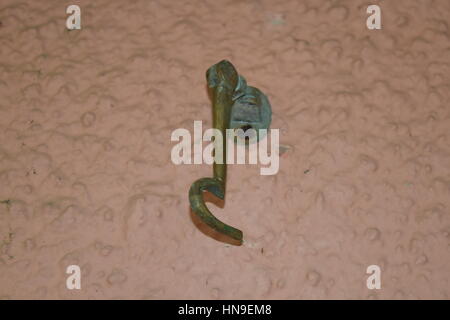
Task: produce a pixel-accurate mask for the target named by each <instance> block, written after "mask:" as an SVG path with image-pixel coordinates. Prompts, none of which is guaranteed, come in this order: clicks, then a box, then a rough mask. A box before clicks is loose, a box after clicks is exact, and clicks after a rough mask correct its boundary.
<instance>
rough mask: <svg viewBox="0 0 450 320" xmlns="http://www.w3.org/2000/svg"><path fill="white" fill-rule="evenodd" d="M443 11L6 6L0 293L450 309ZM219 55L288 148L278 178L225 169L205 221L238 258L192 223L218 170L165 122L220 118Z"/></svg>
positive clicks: (7, 0)
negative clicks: (220, 199)
mask: <svg viewBox="0 0 450 320" xmlns="http://www.w3.org/2000/svg"><path fill="white" fill-rule="evenodd" d="M69 4H78V5H80V7H81V10H82V30H79V31H76V30H75V31H70V32H69V31H67V30H66V28H65V19H66V17H67V15H66V14H65V10H66V7H67V6H68V5H69ZM369 4H378V5H380V6H381V10H382V27H383V29H382V30H368V29H367V28H366V18H367V17H368V15H367V14H366V8H367V6H368V5H369ZM449 16H450V2H449V1H447V0H441V1H425V0H423V1H411V0H403V1H377V0H374V1H359V0H341V1H338V0H336V1H331V0H330V1H324V0H314V1H313V0H309V1H299V0H285V1H272V0H270V1H269V0H261V1H258V0H252V1H236V0H234V1H216V0H208V1H175V0H174V1H163V0H159V1H144V0H142V1H109V0H96V1H17V0H1V1H0V21H1V24H0V96H1V100H0V200H1V201H2V202H1V203H0V241H1V242H0V296H2V297H4V298H32V299H46V298H62V299H76V298H94V299H98V298H108V299H109V298H138V299H141V298H148V299H155V298H219V299H223V298H264V299H265V298H274V299H293V298H294V299H299V298H302V299H313V298H327V299H329V298H352V299H366V298H441V299H443V298H445V299H448V298H449V295H450V289H449V288H450V283H449V267H450V265H449V264H450V255H449V250H450V211H449V207H450V161H449V160H450V112H449V111H450V105H449V98H450V90H449V89H450V88H449V85H450V83H449V79H450V33H449V25H448V24H449V22H448V17H449ZM221 59H228V60H230V61H232V62H233V64H234V65H235V66H236V67H237V69H238V71H239V72H240V73H242V74H243V75H244V76H245V77H246V78H247V80H248V82H249V84H251V85H254V86H256V87H259V88H260V89H262V90H263V91H264V92H265V93H266V94H267V95H268V97H269V99H270V101H271V103H272V108H273V122H272V127H274V128H280V129H281V130H280V131H281V133H280V134H281V136H280V143H282V144H283V145H284V146H285V147H286V149H287V150H288V151H287V152H286V153H284V154H283V156H282V158H281V167H280V171H279V173H278V174H277V175H275V176H261V175H259V166H252V165H246V166H243V165H240V166H238V165H235V166H230V167H229V176H228V190H227V202H226V205H225V207H224V208H223V209H218V208H215V207H214V206H212V210H213V212H214V213H215V214H216V215H217V216H218V217H219V218H220V219H222V220H223V221H225V222H227V223H230V224H231V225H233V226H236V227H238V228H240V229H242V230H243V231H244V235H245V243H244V245H243V246H241V247H236V246H232V245H230V244H228V243H225V242H220V241H217V240H215V239H214V237H216V236H215V235H214V234H212V235H211V232H210V231H208V230H206V229H205V228H204V227H203V226H201V225H199V222H198V221H196V219H195V218H194V217H193V216H192V214H191V213H190V210H189V203H188V199H187V192H188V189H189V186H190V184H191V183H192V182H193V181H194V180H196V179H197V178H200V177H203V176H208V175H210V174H211V167H210V166H208V165H190V166H189V165H180V166H175V165H174V164H172V162H171V161H170V151H171V148H172V147H173V145H174V143H173V142H171V141H170V134H171V132H172V131H173V130H174V129H176V128H180V127H184V128H187V129H190V130H192V128H193V120H204V121H205V126H208V127H209V126H211V108H210V101H209V99H208V96H207V94H206V89H205V75H204V74H205V71H206V69H207V68H208V67H209V66H211V65H212V64H214V63H216V62H218V61H219V60H221ZM216 238H217V237H216ZM71 264H77V265H79V266H81V272H82V289H81V290H73V291H69V290H67V289H66V286H65V282H66V278H67V276H68V275H67V274H66V273H65V271H66V267H67V266H68V265H71ZM371 264H377V265H379V266H380V267H381V271H382V289H381V290H373V291H371V290H368V289H367V287H366V279H367V276H368V275H367V274H366V268H367V266H369V265H371Z"/></svg>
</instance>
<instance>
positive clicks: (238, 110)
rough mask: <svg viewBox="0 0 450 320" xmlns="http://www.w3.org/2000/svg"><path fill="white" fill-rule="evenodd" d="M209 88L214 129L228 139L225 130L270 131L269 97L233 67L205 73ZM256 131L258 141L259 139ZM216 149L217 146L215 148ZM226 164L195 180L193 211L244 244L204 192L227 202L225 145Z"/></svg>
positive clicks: (214, 68)
mask: <svg viewBox="0 0 450 320" xmlns="http://www.w3.org/2000/svg"><path fill="white" fill-rule="evenodd" d="M206 78H207V81H208V87H209V89H210V90H211V93H212V103H213V127H214V128H215V129H218V130H219V131H220V132H221V133H222V137H226V129H243V130H244V131H245V130H248V129H250V128H253V129H255V130H258V129H268V128H269V125H270V121H271V115H272V112H271V107H270V104H269V101H268V99H267V97H266V96H265V95H264V94H263V93H262V92H261V91H260V90H258V89H256V88H253V87H249V86H247V83H246V81H245V79H244V78H243V77H241V76H239V74H238V73H237V71H236V69H235V68H234V66H233V65H232V64H231V63H230V62H228V61H226V60H223V61H221V62H219V63H217V64H215V65H213V66H212V67H211V68H209V69H208V71H207V72H206ZM256 132H257V136H256V140H255V141H257V140H259V139H260V138H261V137H262V136H259V131H256ZM214 147H215V148H217V147H218V145H215V146H214ZM222 148H223V152H222V158H223V161H220V163H217V162H216V161H215V162H214V164H213V177H212V178H201V179H199V180H197V181H195V182H194V183H193V184H192V185H191V188H190V190H189V202H190V205H191V208H192V211H193V212H194V213H195V214H196V215H197V216H198V217H199V218H200V219H201V220H202V221H203V222H205V223H206V224H207V225H208V226H210V227H212V228H213V229H215V230H216V231H218V232H220V233H222V234H224V235H227V236H229V237H231V238H232V239H235V240H237V241H238V242H239V244H242V238H243V234H242V231H241V230H239V229H236V228H234V227H232V226H230V225H227V224H225V223H223V222H222V221H220V220H219V219H217V218H216V217H215V216H214V215H213V214H212V213H211V211H209V209H208V207H207V206H206V204H205V201H204V199H203V191H209V192H211V193H212V194H213V195H215V196H216V197H217V198H219V199H221V200H225V188H226V177H227V165H226V161H225V159H227V156H226V154H227V152H226V143H223V144H222Z"/></svg>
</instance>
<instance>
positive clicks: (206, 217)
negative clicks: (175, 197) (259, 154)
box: [189, 178, 243, 245]
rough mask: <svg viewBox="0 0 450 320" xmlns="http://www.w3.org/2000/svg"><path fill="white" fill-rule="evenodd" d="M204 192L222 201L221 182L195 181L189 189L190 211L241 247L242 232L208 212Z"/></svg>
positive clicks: (208, 179)
mask: <svg viewBox="0 0 450 320" xmlns="http://www.w3.org/2000/svg"><path fill="white" fill-rule="evenodd" d="M204 190H207V191H209V192H211V193H212V194H214V195H215V196H216V197H218V198H219V199H222V200H223V199H224V195H225V192H224V186H223V182H222V181H220V180H218V179H215V178H202V179H199V180H197V181H195V182H194V183H193V184H192V185H191V188H190V189H189V202H190V205H191V209H192V211H193V212H194V213H195V214H196V215H197V216H198V217H199V218H200V219H201V220H202V221H203V222H204V223H206V224H207V225H208V226H210V227H211V228H213V229H214V230H216V231H218V232H220V233H222V234H224V235H227V236H229V237H230V238H232V239H234V240H236V241H238V242H239V245H241V244H242V242H243V234H242V231H241V230H239V229H236V228H234V227H232V226H230V225H228V224H226V223H223V222H222V221H220V220H219V219H217V218H216V217H215V216H214V215H213V214H212V213H211V211H209V209H208V207H207V206H206V204H205V200H204V199H203V191H204Z"/></svg>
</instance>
